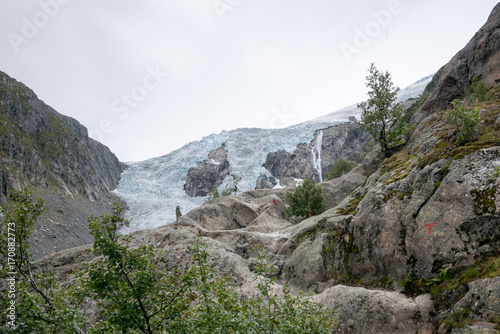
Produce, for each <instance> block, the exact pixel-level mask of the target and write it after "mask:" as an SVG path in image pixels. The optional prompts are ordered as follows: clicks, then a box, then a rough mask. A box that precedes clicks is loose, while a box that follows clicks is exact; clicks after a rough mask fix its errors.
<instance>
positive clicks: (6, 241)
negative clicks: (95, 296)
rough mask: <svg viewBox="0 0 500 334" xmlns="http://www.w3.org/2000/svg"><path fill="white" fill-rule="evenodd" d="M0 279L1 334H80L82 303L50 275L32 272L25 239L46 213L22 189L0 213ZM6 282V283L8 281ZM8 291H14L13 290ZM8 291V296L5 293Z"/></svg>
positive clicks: (41, 204) (41, 203)
mask: <svg viewBox="0 0 500 334" xmlns="http://www.w3.org/2000/svg"><path fill="white" fill-rule="evenodd" d="M0 211H1V213H2V216H3V217H2V218H3V219H2V224H1V236H2V243H0V264H1V269H0V278H1V282H9V283H7V287H5V286H2V288H6V291H1V292H0V294H2V297H6V298H0V307H1V308H2V310H8V309H9V308H10V309H11V311H9V312H2V315H1V318H0V330H1V331H2V333H33V331H34V329H37V330H39V331H37V332H40V333H68V334H73V333H83V329H84V323H85V320H84V319H85V318H84V316H83V312H82V311H81V310H80V308H79V305H80V304H81V299H80V298H79V296H78V295H76V294H73V293H72V291H70V290H69V289H65V288H62V287H61V286H60V285H59V284H58V283H56V281H55V276H54V274H53V273H47V272H43V271H39V272H34V271H33V270H32V267H31V262H32V259H31V253H30V245H29V242H28V239H29V237H30V235H31V230H32V228H33V225H34V223H35V221H36V220H37V219H38V217H39V216H40V215H41V214H42V213H43V212H44V211H45V209H44V205H43V201H42V200H34V199H33V196H32V194H31V193H30V192H29V191H28V190H26V189H24V190H23V191H18V190H14V191H13V192H12V197H11V199H10V200H9V202H8V203H7V204H5V205H4V206H3V207H2V208H1V209H0ZM7 279H8V280H7ZM11 287H14V289H12V288H11ZM7 291H8V293H7Z"/></svg>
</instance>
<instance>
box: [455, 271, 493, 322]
mask: <svg viewBox="0 0 500 334" xmlns="http://www.w3.org/2000/svg"><path fill="white" fill-rule="evenodd" d="M468 287H469V291H468V292H467V294H466V295H465V296H464V297H463V298H462V299H461V300H460V301H459V302H458V303H456V304H455V306H453V308H452V310H451V312H463V311H466V312H467V314H468V316H467V317H468V318H469V319H470V320H472V321H488V320H490V319H493V318H494V317H497V316H498V315H499V314H500V277H494V278H486V279H482V280H477V281H473V282H470V283H469V284H468Z"/></svg>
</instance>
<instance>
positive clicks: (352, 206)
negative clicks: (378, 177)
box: [337, 191, 366, 215]
mask: <svg viewBox="0 0 500 334" xmlns="http://www.w3.org/2000/svg"><path fill="white" fill-rule="evenodd" d="M365 195H366V193H361V192H360V191H357V192H356V193H355V194H354V195H352V196H351V199H350V200H349V203H348V204H347V205H346V206H345V207H343V208H340V209H338V210H337V214H339V215H355V214H357V213H358V205H359V203H360V202H361V201H362V200H363V198H364V197H365Z"/></svg>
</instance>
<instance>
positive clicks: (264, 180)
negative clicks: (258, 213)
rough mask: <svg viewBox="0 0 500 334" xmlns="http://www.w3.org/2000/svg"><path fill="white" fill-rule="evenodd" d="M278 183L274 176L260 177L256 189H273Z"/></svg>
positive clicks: (262, 175)
mask: <svg viewBox="0 0 500 334" xmlns="http://www.w3.org/2000/svg"><path fill="white" fill-rule="evenodd" d="M277 184H278V182H277V181H276V179H275V178H274V177H272V176H270V177H269V176H267V175H264V174H261V175H259V177H258V178H257V182H256V183H255V189H272V188H274V187H275V186H276V185H277Z"/></svg>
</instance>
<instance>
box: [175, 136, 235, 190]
mask: <svg viewBox="0 0 500 334" xmlns="http://www.w3.org/2000/svg"><path fill="white" fill-rule="evenodd" d="M228 175H229V162H228V161H227V149H226V145H222V146H221V147H219V148H218V149H215V150H212V151H210V153H209V154H208V160H204V161H201V162H199V163H198V165H197V166H195V167H192V168H190V169H189V171H188V173H187V175H186V184H185V185H184V191H185V192H186V194H188V195H189V196H191V197H198V196H207V195H208V194H209V193H210V190H211V189H212V188H213V187H218V186H220V185H221V184H222V182H223V181H224V178H225V177H226V176H228Z"/></svg>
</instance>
